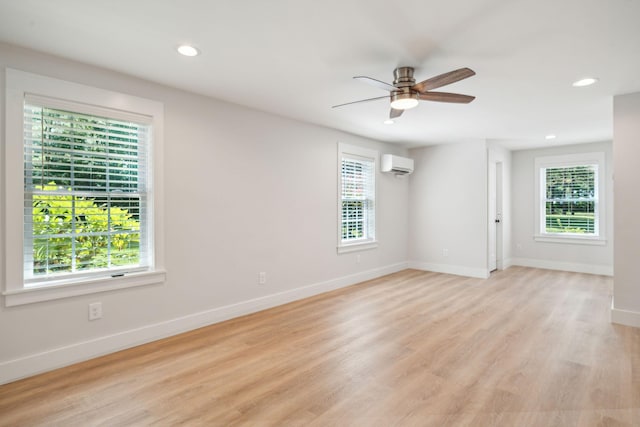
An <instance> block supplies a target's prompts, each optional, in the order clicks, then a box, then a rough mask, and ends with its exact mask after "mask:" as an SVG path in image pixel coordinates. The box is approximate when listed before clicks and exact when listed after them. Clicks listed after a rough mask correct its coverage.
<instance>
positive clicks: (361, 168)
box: [341, 156, 375, 243]
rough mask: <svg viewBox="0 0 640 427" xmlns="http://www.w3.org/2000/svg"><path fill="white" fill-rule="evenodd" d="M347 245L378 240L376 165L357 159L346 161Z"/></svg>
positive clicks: (343, 233)
mask: <svg viewBox="0 0 640 427" xmlns="http://www.w3.org/2000/svg"><path fill="white" fill-rule="evenodd" d="M341 182H342V185H341V187H342V196H341V201H342V215H341V216H342V223H341V239H342V242H343V243H349V242H358V241H368V240H373V239H374V238H375V162H374V161H373V160H369V159H364V158H358V157H355V156H353V157H352V156H343V157H342V170H341Z"/></svg>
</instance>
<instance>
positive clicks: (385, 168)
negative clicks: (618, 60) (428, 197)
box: [380, 154, 413, 175]
mask: <svg viewBox="0 0 640 427" xmlns="http://www.w3.org/2000/svg"><path fill="white" fill-rule="evenodd" d="M380 170H381V171H382V172H389V173H392V174H395V175H408V174H410V173H411V172H413V159H409V158H407V157H401V156H394V155H393V154H383V155H382V162H381V165H380Z"/></svg>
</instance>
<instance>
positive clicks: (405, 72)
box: [393, 67, 416, 90]
mask: <svg viewBox="0 0 640 427" xmlns="http://www.w3.org/2000/svg"><path fill="white" fill-rule="evenodd" d="M393 77H394V79H393V85H394V86H395V87H397V88H398V89H401V90H404V89H405V88H411V87H412V86H413V85H415V84H416V79H415V78H414V77H413V67H398V68H396V69H395V70H393Z"/></svg>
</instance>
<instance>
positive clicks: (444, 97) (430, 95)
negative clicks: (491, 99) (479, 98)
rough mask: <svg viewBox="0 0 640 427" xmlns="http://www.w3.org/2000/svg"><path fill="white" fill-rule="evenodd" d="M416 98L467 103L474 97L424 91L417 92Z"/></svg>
mask: <svg viewBox="0 0 640 427" xmlns="http://www.w3.org/2000/svg"><path fill="white" fill-rule="evenodd" d="M418 98H419V99H421V100H423V101H435V102H454V103H456V104H468V103H470V102H471V101H473V100H474V99H476V97H475V96H470V95H461V94H459V93H448V92H424V93H420V94H418Z"/></svg>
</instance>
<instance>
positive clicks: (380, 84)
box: [354, 76, 398, 91]
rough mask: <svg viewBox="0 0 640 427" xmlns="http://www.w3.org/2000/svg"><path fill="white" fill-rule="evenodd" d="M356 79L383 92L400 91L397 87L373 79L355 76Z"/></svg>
mask: <svg viewBox="0 0 640 427" xmlns="http://www.w3.org/2000/svg"><path fill="white" fill-rule="evenodd" d="M354 79H357V80H360V81H361V82H365V83H367V84H370V85H371V86H375V87H377V88H379V89H382V90H388V91H392V90H398V88H397V87H395V86H394V85H390V84H389V83H385V82H382V81H380V80H376V79H372V78H371V77H367V76H355V77H354Z"/></svg>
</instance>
